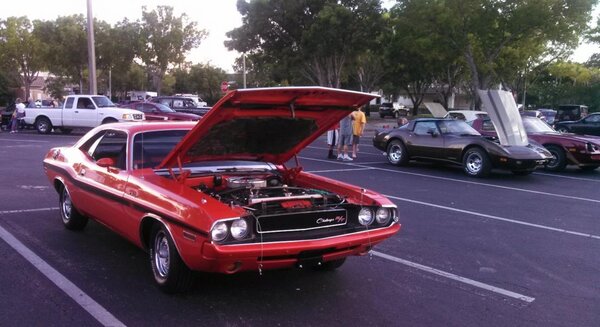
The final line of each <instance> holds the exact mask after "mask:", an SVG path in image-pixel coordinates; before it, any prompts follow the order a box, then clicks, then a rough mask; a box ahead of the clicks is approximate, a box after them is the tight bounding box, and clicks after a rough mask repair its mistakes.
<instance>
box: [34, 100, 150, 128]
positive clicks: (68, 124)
mask: <svg viewBox="0 0 600 327" xmlns="http://www.w3.org/2000/svg"><path fill="white" fill-rule="evenodd" d="M144 118H145V117H144V113H143V112H141V111H137V110H133V109H127V108H119V107H117V105H115V104H114V103H113V102H112V101H110V99H108V98H107V97H105V96H103V95H82V94H77V95H69V96H67V98H66V99H65V103H64V105H63V107H62V108H26V109H25V117H24V120H25V124H29V125H33V126H34V127H35V128H36V129H37V131H38V133H41V134H48V133H50V132H51V131H52V129H53V128H59V129H60V131H61V132H62V133H64V134H69V133H70V132H71V131H72V130H73V128H81V127H83V128H86V127H87V128H91V127H96V126H99V125H100V124H107V123H115V122H123V121H142V120H144Z"/></svg>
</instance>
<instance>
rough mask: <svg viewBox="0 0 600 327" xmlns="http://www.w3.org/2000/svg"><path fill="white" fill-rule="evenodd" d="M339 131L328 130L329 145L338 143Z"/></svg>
mask: <svg viewBox="0 0 600 327" xmlns="http://www.w3.org/2000/svg"><path fill="white" fill-rule="evenodd" d="M338 138H339V133H338V131H337V130H336V129H334V130H330V131H327V145H336V144H337V143H338Z"/></svg>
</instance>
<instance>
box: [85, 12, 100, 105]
mask: <svg viewBox="0 0 600 327" xmlns="http://www.w3.org/2000/svg"><path fill="white" fill-rule="evenodd" d="M87 41H88V42H87V43H88V70H89V75H90V76H89V86H90V94H97V93H98V88H97V86H96V50H95V45H94V15H93V14H92V0H87Z"/></svg>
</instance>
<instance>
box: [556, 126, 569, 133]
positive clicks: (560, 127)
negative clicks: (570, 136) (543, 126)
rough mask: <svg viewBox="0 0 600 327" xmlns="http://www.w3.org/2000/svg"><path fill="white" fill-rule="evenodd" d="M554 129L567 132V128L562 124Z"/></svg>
mask: <svg viewBox="0 0 600 327" xmlns="http://www.w3.org/2000/svg"><path fill="white" fill-rule="evenodd" d="M556 131H557V132H560V133H569V130H568V129H567V128H566V127H564V126H559V127H557V128H556Z"/></svg>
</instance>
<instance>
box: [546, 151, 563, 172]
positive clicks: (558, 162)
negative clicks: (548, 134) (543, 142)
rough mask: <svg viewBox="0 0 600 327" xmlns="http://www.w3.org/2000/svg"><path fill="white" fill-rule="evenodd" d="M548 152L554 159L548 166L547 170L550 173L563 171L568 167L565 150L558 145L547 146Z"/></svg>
mask: <svg viewBox="0 0 600 327" xmlns="http://www.w3.org/2000/svg"><path fill="white" fill-rule="evenodd" d="M546 150H548V152H550V154H552V159H550V161H548V163H547V164H546V167H545V168H546V170H549V171H563V170H564V169H565V167H566V166H567V156H566V154H565V150H563V149H562V148H561V147H558V146H556V145H548V146H546Z"/></svg>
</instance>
